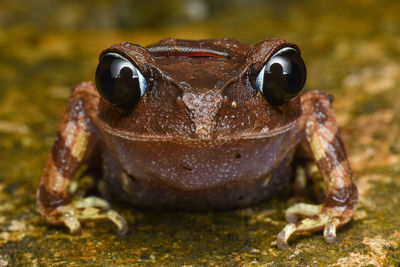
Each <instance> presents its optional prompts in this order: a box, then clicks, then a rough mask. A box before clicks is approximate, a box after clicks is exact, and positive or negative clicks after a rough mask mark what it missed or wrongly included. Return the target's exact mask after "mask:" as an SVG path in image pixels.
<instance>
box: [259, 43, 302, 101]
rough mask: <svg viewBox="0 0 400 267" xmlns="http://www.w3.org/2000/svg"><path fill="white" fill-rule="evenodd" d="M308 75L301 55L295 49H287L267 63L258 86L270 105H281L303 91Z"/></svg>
mask: <svg viewBox="0 0 400 267" xmlns="http://www.w3.org/2000/svg"><path fill="white" fill-rule="evenodd" d="M306 73H307V71H306V66H305V65H304V61H303V59H302V58H301V57H300V53H299V52H298V51H297V50H296V49H294V48H291V47H285V48H282V49H281V50H279V51H278V52H277V53H275V54H274V55H273V56H272V57H271V58H270V59H269V60H268V61H267V62H266V63H265V65H264V67H263V68H262V69H261V71H260V73H259V74H258V76H257V78H256V86H257V88H258V90H259V91H260V92H261V93H262V95H263V96H264V98H265V99H266V100H267V101H268V102H269V103H271V104H272V105H281V104H283V103H285V102H287V101H289V100H290V99H292V98H294V97H295V96H296V95H297V94H298V93H299V92H300V91H301V89H302V88H303V86H304V83H305V81H306V75H307V74H306Z"/></svg>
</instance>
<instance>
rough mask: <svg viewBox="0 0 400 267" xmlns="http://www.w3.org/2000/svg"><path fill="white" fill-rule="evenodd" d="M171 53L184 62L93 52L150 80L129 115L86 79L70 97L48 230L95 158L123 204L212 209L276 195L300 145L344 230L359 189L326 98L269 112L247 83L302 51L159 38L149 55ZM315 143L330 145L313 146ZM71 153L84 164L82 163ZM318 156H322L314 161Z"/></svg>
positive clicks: (134, 48) (41, 193)
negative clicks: (280, 55)
mask: <svg viewBox="0 0 400 267" xmlns="http://www.w3.org/2000/svg"><path fill="white" fill-rule="evenodd" d="M171 45H172V46H176V51H177V52H176V55H179V56H173V53H172V52H171V53H172V56H165V54H160V53H159V54H156V53H155V54H154V55H153V54H152V53H151V52H150V50H151V49H146V48H143V47H141V46H139V45H134V44H130V43H121V44H116V45H114V46H112V47H110V48H109V49H106V50H105V51H103V52H102V54H101V55H100V57H101V56H103V55H104V54H105V53H108V52H117V53H119V54H121V55H123V56H124V57H125V58H127V59H128V60H130V61H131V62H132V63H133V64H134V65H135V66H136V67H137V68H138V69H139V70H140V71H141V73H142V74H143V75H144V77H145V78H146V80H147V82H148V89H147V92H146V94H145V95H144V97H143V98H142V100H141V101H140V102H139V103H138V104H137V105H136V106H135V107H134V108H133V109H132V110H129V111H124V110H121V109H119V108H117V107H115V106H113V105H111V104H109V103H107V102H106V101H104V100H103V99H102V98H101V97H100V96H99V94H98V93H97V90H96V88H95V86H94V85H93V84H92V83H81V84H79V85H78V86H77V87H76V88H75V89H74V90H73V92H72V95H71V98H70V101H69V104H68V107H67V111H66V113H65V115H64V117H63V120H62V122H61V126H60V129H59V132H58V135H57V139H56V141H55V143H54V146H53V149H52V152H51V153H50V155H49V159H48V163H47V165H46V168H45V170H44V174H43V177H42V179H41V183H40V187H39V190H38V204H39V209H40V212H41V213H42V215H43V216H44V217H46V219H47V220H48V221H49V222H50V223H53V224H62V223H63V222H62V221H60V219H59V218H60V216H63V214H62V212H60V211H59V210H60V209H59V208H60V207H64V206H68V205H70V206H72V207H73V203H72V202H71V199H70V196H69V195H68V187H69V184H70V182H71V180H72V179H74V178H75V174H76V172H77V170H78V169H79V167H80V166H82V165H83V164H85V163H90V162H91V161H90V160H91V159H93V157H96V156H98V152H97V151H99V150H101V152H102V155H103V156H102V159H103V166H104V169H103V174H104V179H105V181H106V182H107V184H108V186H109V188H110V189H111V191H113V192H114V193H115V194H116V195H122V197H123V198H124V199H125V200H127V201H129V202H131V203H133V204H135V205H142V206H150V207H154V208H185V209H214V208H231V207H238V206H244V205H248V204H251V203H255V202H258V201H260V200H262V199H265V198H269V197H271V196H273V195H275V194H276V193H277V192H278V191H279V189H280V188H281V187H282V186H283V185H285V184H286V183H287V182H288V180H289V175H290V172H291V162H292V158H293V155H294V151H295V149H296V147H297V146H298V145H299V144H303V145H306V146H309V147H310V151H311V152H312V154H313V155H312V156H313V157H314V159H315V162H316V164H317V166H318V168H319V170H320V172H321V174H322V176H323V178H324V181H325V183H326V184H327V197H326V201H325V203H324V208H323V210H329V212H330V210H332V209H333V210H335V214H336V215H337V216H338V217H340V222H341V224H344V223H346V222H347V221H349V220H350V218H351V217H352V215H353V214H354V210H355V208H356V205H357V190H356V188H355V186H354V184H353V182H352V173H351V170H350V166H349V164H348V161H347V156H346V153H345V150H344V146H343V143H342V140H341V137H340V134H339V131H338V128H337V125H336V122H335V118H334V114H333V110H332V107H331V105H330V102H329V98H328V96H327V95H325V94H324V93H321V92H318V91H312V92H308V93H306V94H304V95H303V96H301V97H296V98H294V99H293V100H291V101H290V102H288V103H286V104H283V105H281V106H272V105H270V104H269V103H268V102H267V101H266V100H265V99H264V97H263V96H262V95H261V94H260V93H259V92H258V90H257V89H256V87H255V84H254V81H255V78H256V76H257V74H258V73H259V71H260V70H261V68H262V67H263V65H264V64H265V62H266V61H268V59H269V58H270V57H271V56H272V55H273V54H274V53H275V52H276V51H278V50H280V49H281V48H283V47H288V46H289V47H294V48H296V49H298V48H297V47H296V46H295V45H293V44H289V43H286V42H285V41H283V40H278V39H272V40H266V41H263V42H260V43H258V44H255V45H253V46H248V45H245V44H242V43H240V42H238V41H236V40H233V39H226V38H223V39H215V40H201V41H187V40H177V39H166V40H163V41H161V42H160V43H158V44H156V45H154V47H161V48H162V47H163V46H171ZM184 48H196V49H200V50H201V49H203V50H215V51H218V52H221V53H224V54H226V55H228V56H226V57H215V58H212V57H189V56H184V55H182V53H183V54H184V50H185V49H184ZM153 50H154V51H155V50H157V49H153ZM180 50H181V51H183V52H181V53H180V54H179V53H178V52H179V51H180ZM150 78H151V79H150ZM233 102H236V104H233ZM321 114H323V115H321ZM67 125H69V126H68V127H67ZM71 125H75V126H76V127H75V128H73V127H72V128H73V129H72V128H71ZM71 129H72V130H71ZM327 132H328V133H329V134H328V135H327V134H326V133H327ZM82 133H84V136H85V138H86V139H85V142H83V145H82V144H81V143H82V142H81V141H82V139H79V138H78V136H82ZM332 136H333V138H332ZM77 140H80V141H79V142H78V141H77ZM318 142H321V143H322V144H325V147H326V149H325V150H324V149H321V148H318V146H314V147H313V146H312V145H310V144H315V143H318ZM78 143H79V144H78ZM74 146H75V147H74ZM73 151H81V152H82V153H83V154H84V156H83V157H81V158H79V159H78V158H76V156H74V155H75V154H76V153H73ZM93 151H96V153H93ZM321 153H323V154H324V157H322V158H321V157H319V156H316V155H318V154H321ZM337 168H339V169H340V172H339V173H338V172H336V170H337ZM126 174H128V175H126ZM336 215H335V216H336Z"/></svg>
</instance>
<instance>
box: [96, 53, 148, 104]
mask: <svg viewBox="0 0 400 267" xmlns="http://www.w3.org/2000/svg"><path fill="white" fill-rule="evenodd" d="M96 86H97V90H98V91H99V94H100V95H101V96H102V97H103V98H104V99H105V100H106V101H107V102H109V103H111V104H113V105H116V106H119V107H121V108H123V109H129V108H132V107H134V106H135V105H136V104H137V103H138V102H139V100H140V98H141V97H142V96H143V95H144V93H145V92H146V88H147V83H146V80H145V79H144V77H143V75H142V74H141V73H140V71H139V70H138V69H137V68H136V67H135V66H134V65H133V64H132V63H131V62H130V61H128V60H127V59H125V58H124V57H122V56H121V55H119V54H116V53H107V54H106V55H105V56H103V57H102V58H101V60H100V63H99V65H98V66H97V70H96Z"/></svg>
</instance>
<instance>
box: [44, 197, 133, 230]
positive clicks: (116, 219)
mask: <svg viewBox="0 0 400 267" xmlns="http://www.w3.org/2000/svg"><path fill="white" fill-rule="evenodd" d="M47 217H48V219H49V221H51V222H52V223H53V224H64V225H65V226H67V227H68V229H69V230H70V232H71V234H78V233H80V231H81V229H82V226H81V223H85V222H92V221H103V220H110V221H112V222H113V223H114V224H115V225H116V226H117V228H118V230H117V233H118V234H120V235H124V234H126V233H127V231H128V224H127V223H126V220H125V219H124V218H123V217H122V216H121V215H119V214H118V213H117V212H116V211H115V210H112V209H110V205H109V204H108V202H107V201H105V200H103V199H101V198H98V197H87V198H83V199H80V200H77V201H74V202H72V203H71V204H68V205H65V206H60V207H58V208H56V209H55V210H53V211H52V212H51V213H50V214H49V215H48V216H47Z"/></svg>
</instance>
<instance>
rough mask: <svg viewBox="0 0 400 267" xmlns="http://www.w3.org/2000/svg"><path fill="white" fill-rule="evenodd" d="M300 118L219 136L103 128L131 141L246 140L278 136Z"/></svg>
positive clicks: (111, 133)
mask: <svg viewBox="0 0 400 267" xmlns="http://www.w3.org/2000/svg"><path fill="white" fill-rule="evenodd" d="M298 121H299V119H296V120H294V121H292V122H290V123H289V124H287V125H285V126H283V127H279V128H274V129H272V130H268V131H265V132H262V131H261V133H258V134H238V135H231V136H217V137H189V136H173V135H165V136H163V137H159V136H149V135H136V134H132V133H128V132H126V131H121V130H118V129H115V128H112V127H109V126H108V125H103V127H102V129H103V130H104V131H105V132H106V133H107V134H109V135H113V136H116V137H119V138H122V139H125V140H129V141H161V142H168V141H169V142H171V141H172V142H174V141H176V142H182V141H183V142H185V143H187V142H198V141H230V140H232V141H235V140H246V139H262V138H270V137H273V136H276V135H278V134H282V133H285V132H288V131H290V130H292V129H293V128H294V126H295V125H296V123H297V122H298Z"/></svg>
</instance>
